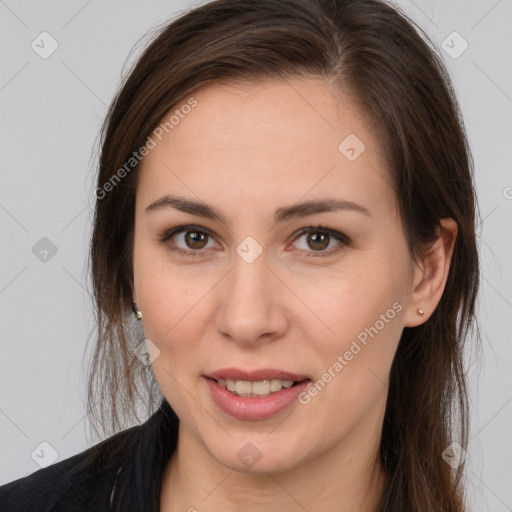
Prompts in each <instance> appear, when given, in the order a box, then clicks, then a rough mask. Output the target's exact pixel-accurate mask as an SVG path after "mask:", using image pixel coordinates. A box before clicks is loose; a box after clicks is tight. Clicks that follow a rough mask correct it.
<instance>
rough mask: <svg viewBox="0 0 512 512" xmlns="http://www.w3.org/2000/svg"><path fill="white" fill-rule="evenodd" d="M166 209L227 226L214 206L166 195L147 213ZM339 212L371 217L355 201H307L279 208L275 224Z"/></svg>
mask: <svg viewBox="0 0 512 512" xmlns="http://www.w3.org/2000/svg"><path fill="white" fill-rule="evenodd" d="M164 208H175V209H176V210H179V211H182V212H185V213H190V214H192V215H197V216H198V217H205V218H207V219H211V220H218V221H220V222H222V223H224V224H226V218H225V217H224V215H223V214H222V213H221V212H220V211H218V210H217V209H216V208H214V207H213V206H210V205H208V204H206V203H202V202H197V201H193V200H192V199H187V198H185V197H180V196H173V195H166V196H164V197H161V198H160V199H158V200H157V201H155V202H154V203H151V204H150V205H149V206H148V207H147V208H146V213H150V212H154V211H157V210H162V209H164ZM339 210H352V211H356V212H359V213H362V214H364V215H367V216H368V217H371V214H370V211H369V210H368V208H366V207H364V206H362V205H360V204H358V203H354V202H353V201H345V200H340V199H319V200H315V201H306V202H303V203H298V204H295V205H293V206H285V207H282V208H278V209H277V210H276V211H275V213H274V223H276V224H277V223H278V222H283V221H285V220H288V219H291V218H296V217H307V216H308V215H313V214H315V213H324V212H334V211H339Z"/></svg>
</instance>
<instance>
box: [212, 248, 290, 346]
mask: <svg viewBox="0 0 512 512" xmlns="http://www.w3.org/2000/svg"><path fill="white" fill-rule="evenodd" d="M217 289H218V294H219V296H218V311H217V315H216V323H217V330H218V332H219V333H220V334H222V335H223V336H224V337H228V338H229V339H231V340H232V341H234V342H236V343H238V344H241V345H246V346H248V345H254V344H258V345H259V344H261V343H262V342H265V343H268V342H271V341H272V340H275V339H278V338H280V337H282V336H283V334H284V332H285V331H286V328H287V316H286V309H285V297H284V296H283V293H286V292H284V290H286V287H285V286H284V285H283V284H282V282H281V281H280V280H279V278H278V276H277V275H276V272H275V270H274V269H271V268H270V267H269V265H268V260H267V258H266V257H265V252H263V253H262V254H261V255H260V256H259V257H258V258H257V259H256V260H254V261H252V262H251V263H248V262H247V261H245V260H244V259H243V258H242V257H240V256H238V255H236V257H235V259H234V264H233V267H232V269H231V270H230V271H229V272H228V274H227V275H226V276H225V278H224V279H223V284H222V286H220V287H218V288H217ZM288 293H289V292H288Z"/></svg>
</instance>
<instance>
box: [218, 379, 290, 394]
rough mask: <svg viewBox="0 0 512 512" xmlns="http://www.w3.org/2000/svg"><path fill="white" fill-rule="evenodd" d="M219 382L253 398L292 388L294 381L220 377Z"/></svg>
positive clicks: (233, 391) (220, 384)
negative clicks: (254, 380)
mask: <svg viewBox="0 0 512 512" xmlns="http://www.w3.org/2000/svg"><path fill="white" fill-rule="evenodd" d="M217 383H218V384H219V386H221V387H223V388H226V389H227V390H228V391H231V392H232V393H233V394H235V395H238V396H245V397H251V398H253V397H256V396H266V395H269V394H270V393H276V392H277V391H281V389H283V388H290V387H292V386H293V383H294V381H293V380H280V379H268V380H260V381H256V382H252V381H249V380H232V379H219V380H218V381H217Z"/></svg>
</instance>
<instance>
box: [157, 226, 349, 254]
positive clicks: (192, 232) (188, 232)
mask: <svg viewBox="0 0 512 512" xmlns="http://www.w3.org/2000/svg"><path fill="white" fill-rule="evenodd" d="M178 236H180V237H181V241H182V244H183V245H184V246H185V247H186V248H188V249H189V250H187V249H184V248H182V247H179V245H177V244H176V241H177V240H178ZM302 237H306V238H305V240H306V244H307V245H308V246H309V248H310V249H311V248H313V250H310V249H308V248H307V247H306V248H305V249H301V250H302V251H304V252H306V253H307V255H308V256H328V255H330V254H332V253H335V252H338V251H340V250H341V249H343V248H344V247H345V246H347V245H349V244H350V239H349V238H348V237H347V236H346V235H344V234H343V233H340V232H339V231H335V230H333V229H330V228H326V227H323V226H309V227H307V228H304V229H302V230H301V231H300V232H299V233H298V234H297V235H296V236H295V238H294V242H296V241H297V240H299V239H301V238H302ZM208 238H212V239H213V237H212V235H210V234H209V233H208V231H206V230H204V229H203V228H201V229H200V228H196V227H194V226H180V227H178V228H175V229H173V230H171V231H170V232H167V233H165V234H164V235H163V237H162V238H161V239H160V242H162V243H165V244H166V245H168V246H169V249H171V250H172V251H176V252H178V253H180V254H183V255H186V256H196V255H197V254H198V253H199V252H201V251H202V250H203V249H206V248H208V247H207V242H208ZM173 239H174V241H173V243H172V244H169V243H168V242H169V241H170V240H173ZM334 240H337V241H338V242H339V243H338V244H337V245H335V247H334V248H330V249H328V250H326V249H327V247H329V245H331V242H333V241H334ZM212 242H213V240H212ZM213 246H215V243H214V242H213Z"/></svg>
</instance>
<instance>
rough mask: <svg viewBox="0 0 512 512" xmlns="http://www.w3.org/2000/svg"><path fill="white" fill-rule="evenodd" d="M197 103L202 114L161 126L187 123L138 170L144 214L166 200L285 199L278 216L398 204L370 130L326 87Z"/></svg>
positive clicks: (256, 90) (288, 87) (224, 95)
mask: <svg viewBox="0 0 512 512" xmlns="http://www.w3.org/2000/svg"><path fill="white" fill-rule="evenodd" d="M191 97H192V98H193V99H194V100H195V101H196V102H197V104H196V106H195V107H194V108H193V109H188V108H187V109H183V110H181V109H180V104H178V105H176V106H175V107H174V108H173V109H172V112H169V113H168V114H167V115H166V116H165V118H164V120H163V121H165V119H167V118H168V117H169V116H170V115H172V114H173V113H175V114H177V112H176V110H178V113H179V114H181V115H179V120H178V118H177V117H176V118H175V120H177V121H178V122H177V123H176V124H174V125H173V127H172V129H169V128H168V129H167V130H166V131H167V132H168V133H165V132H164V133H163V134H162V136H161V141H160V140H158V139H155V141H156V142H157V144H156V146H155V148H154V149H152V150H151V151H150V153H149V154H148V155H147V156H146V157H145V158H144V160H143V162H142V165H141V169H140V173H141V176H140V177H139V189H138V192H137V194H138V197H140V196H142V200H143V201H144V202H145V203H146V204H149V201H150V200H155V199H156V198H157V197H156V195H158V194H160V195H162V194H163V193H165V192H168V193H170V192H173V193H177V194H181V195H187V196H190V195H191V193H192V194H193V195H196V196H198V197H199V198H201V199H202V200H204V201H205V202H208V203H212V202H213V203H216V204H221V205H222V203H225V199H227V198H228V196H229V194H232V195H233V193H236V196H237V197H238V198H241V199H240V200H242V199H243V198H246V199H247V200H250V199H251V198H253V197H254V196H258V197H266V198H267V200H270V199H272V198H274V197H279V198H280V199H281V200H280V201H278V202H279V203H280V204H279V206H280V205H281V203H283V204H284V203H286V204H289V203H293V202H296V201H299V200H300V199H301V198H302V197H304V196H305V195H307V196H308V197H307V199H313V198H315V197H321V196H323V195H325V193H326V192H329V193H330V194H331V196H332V195H333V194H336V192H338V193H339V195H340V197H341V196H343V197H347V196H350V197H347V198H348V199H349V200H356V201H358V202H366V203H371V202H372V201H373V202H375V201H380V203H382V204H383V207H386V204H385V203H386V201H387V202H390V201H391V202H393V198H392V197H390V194H392V191H391V189H390V187H389V179H387V176H386V170H385V169H384V166H383V162H382V159H381V157H380V148H379V147H378V145H377V143H376V140H377V137H376V136H375V134H374V133H372V131H371V124H370V123H369V122H368V119H367V118H366V117H365V115H364V113H363V112H362V111H360V109H358V108H357V106H356V104H355V103H354V102H353V101H352V99H351V98H350V97H348V96H343V94H341V93H340V92H339V91H338V90H337V89H335V88H334V87H333V86H332V85H330V84H328V83H327V82H325V81H323V80H321V79H298V78H297V79H288V80H286V81H275V80H266V81H261V82H257V83H248V82H241V81H225V82H219V83H213V84H208V85H207V86H203V87H201V88H200V89H197V90H196V91H195V92H194V93H193V94H191ZM187 100H188V98H187V99H185V100H184V101H183V103H182V104H181V105H185V104H186V103H187ZM185 112H187V113H185ZM346 141H348V142H346ZM340 144H341V146H340ZM347 149H348V150H351V149H354V151H355V156H356V157H357V158H355V159H354V158H353V156H354V151H352V152H350V151H349V153H347ZM359 153H360V154H359ZM347 156H348V157H351V158H348V157H347ZM384 196H386V197H384ZM365 198H366V199H365ZM228 206H229V204H226V207H228Z"/></svg>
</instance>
